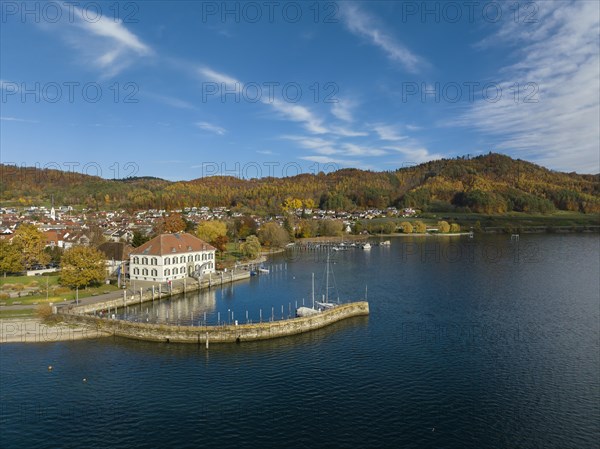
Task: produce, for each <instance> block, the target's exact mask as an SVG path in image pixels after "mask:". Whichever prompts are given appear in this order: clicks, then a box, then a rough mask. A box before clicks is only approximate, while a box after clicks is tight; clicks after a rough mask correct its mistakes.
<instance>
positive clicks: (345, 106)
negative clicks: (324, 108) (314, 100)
mask: <svg viewBox="0 0 600 449" xmlns="http://www.w3.org/2000/svg"><path fill="white" fill-rule="evenodd" d="M353 108H354V103H353V102H351V101H348V100H339V101H338V102H337V103H332V104H331V113H332V114H333V115H334V116H335V117H337V118H338V119H340V120H342V121H344V122H352V121H354V117H353V115H352V109H353Z"/></svg>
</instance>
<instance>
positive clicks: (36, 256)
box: [12, 224, 50, 269]
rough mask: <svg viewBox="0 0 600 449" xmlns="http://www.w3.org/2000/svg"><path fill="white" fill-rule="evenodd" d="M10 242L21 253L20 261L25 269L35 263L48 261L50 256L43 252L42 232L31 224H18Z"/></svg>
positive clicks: (43, 240) (43, 263)
mask: <svg viewBox="0 0 600 449" xmlns="http://www.w3.org/2000/svg"><path fill="white" fill-rule="evenodd" d="M12 244H13V245H14V246H15V248H16V249H17V250H18V251H19V252H20V253H21V262H22V263H23V266H24V268H26V269H29V268H31V266H32V265H35V264H41V265H46V264H47V263H48V262H49V261H50V256H48V254H46V253H45V252H44V248H45V247H46V238H45V236H44V233H43V232H41V231H40V230H39V229H38V228H36V227H35V226H34V225H32V224H22V225H21V226H19V228H18V229H17V231H16V232H15V236H14V237H13V240H12Z"/></svg>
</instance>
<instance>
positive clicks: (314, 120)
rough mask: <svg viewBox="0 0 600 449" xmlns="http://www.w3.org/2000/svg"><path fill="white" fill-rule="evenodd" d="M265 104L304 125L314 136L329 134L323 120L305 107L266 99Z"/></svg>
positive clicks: (275, 99)
mask: <svg viewBox="0 0 600 449" xmlns="http://www.w3.org/2000/svg"><path fill="white" fill-rule="evenodd" d="M263 103H264V104H268V105H270V106H271V107H273V108H274V109H275V110H276V111H277V112H278V113H280V114H281V115H282V116H283V117H285V118H287V119H288V120H292V121H294V122H300V123H302V125H303V126H304V128H305V129H306V130H307V131H308V132H310V133H312V134H325V133H327V132H328V129H327V128H326V127H325V126H324V125H323V120H321V119H320V118H319V117H317V116H316V115H315V114H314V113H313V112H312V111H311V110H310V109H309V108H307V107H305V106H302V105H299V104H295V103H287V102H285V101H281V100H279V99H277V98H274V99H273V101H269V100H267V99H265V100H264V101H263Z"/></svg>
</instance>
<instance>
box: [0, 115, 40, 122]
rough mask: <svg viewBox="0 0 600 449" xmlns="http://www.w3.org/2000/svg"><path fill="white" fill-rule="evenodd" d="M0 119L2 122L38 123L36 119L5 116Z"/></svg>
mask: <svg viewBox="0 0 600 449" xmlns="http://www.w3.org/2000/svg"><path fill="white" fill-rule="evenodd" d="M0 120H2V121H4V122H20V123H38V121H37V120H27V119H24V118H17V117H6V116H2V117H0Z"/></svg>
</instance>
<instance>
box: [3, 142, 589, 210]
mask: <svg viewBox="0 0 600 449" xmlns="http://www.w3.org/2000/svg"><path fill="white" fill-rule="evenodd" d="M0 170H1V177H2V188H1V193H0V200H1V201H2V204H3V205H28V204H41V203H48V202H49V201H50V198H51V197H52V196H53V197H54V200H55V203H56V204H70V205H81V206H86V207H91V208H99V209H106V208H127V209H131V210H133V209H146V208H159V209H167V210H168V209H177V208H183V207H187V206H200V205H202V206H211V207H214V206H228V207H232V208H237V209H239V210H251V211H254V212H255V213H278V212H280V211H281V206H282V204H283V202H284V201H285V200H286V199H288V198H297V199H299V200H302V201H303V202H305V204H311V203H312V204H314V205H315V206H319V207H321V208H326V209H338V210H341V209H344V210H352V209H357V208H358V209H367V208H385V207H388V206H399V207H414V208H418V209H422V210H425V211H452V210H454V211H460V212H478V213H486V214H503V213H506V212H510V211H517V212H529V213H550V212H553V211H555V210H557V209H558V210H567V211H578V212H583V213H599V212H600V184H599V182H598V181H599V175H578V174H576V173H560V172H554V171H551V170H548V169H546V168H544V167H541V166H538V165H535V164H532V163H530V162H526V161H523V160H515V159H511V158H510V157H508V156H504V155H501V154H494V153H490V154H487V155H485V156H479V157H475V158H471V159H466V158H457V159H442V160H437V161H432V162H427V163H424V164H420V165H417V166H414V167H408V168H401V169H398V170H395V171H389V172H371V171H364V170H358V169H342V170H338V171H336V172H332V173H328V174H324V173H319V174H317V175H313V174H301V175H298V176H294V177H289V178H262V179H249V180H247V179H240V178H235V177H224V176H215V177H206V178H201V179H195V180H191V181H179V182H170V181H165V180H163V179H159V178H152V177H141V178H129V179H124V180H107V179H103V178H99V177H94V176H88V175H82V174H77V173H72V172H63V171H58V170H40V169H37V168H18V167H15V166H7V165H0Z"/></svg>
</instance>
